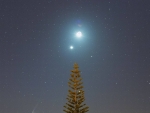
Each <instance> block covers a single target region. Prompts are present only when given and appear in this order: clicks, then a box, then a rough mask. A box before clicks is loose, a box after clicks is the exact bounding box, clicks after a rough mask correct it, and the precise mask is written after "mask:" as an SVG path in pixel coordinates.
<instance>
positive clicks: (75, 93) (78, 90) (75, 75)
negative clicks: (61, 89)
mask: <svg viewBox="0 0 150 113" xmlns="http://www.w3.org/2000/svg"><path fill="white" fill-rule="evenodd" d="M78 68H79V67H78V64H76V63H75V64H74V69H73V70H72V71H71V72H72V73H71V78H70V79H69V82H68V85H69V87H70V88H71V89H69V90H68V93H69V94H68V95H67V96H68V97H67V100H68V103H66V105H65V106H64V108H65V110H64V112H66V113H86V112H87V111H88V108H89V107H87V106H86V104H83V102H84V100H85V98H84V91H83V90H82V89H83V86H82V84H83V82H82V78H81V75H80V71H79V70H78Z"/></svg>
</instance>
